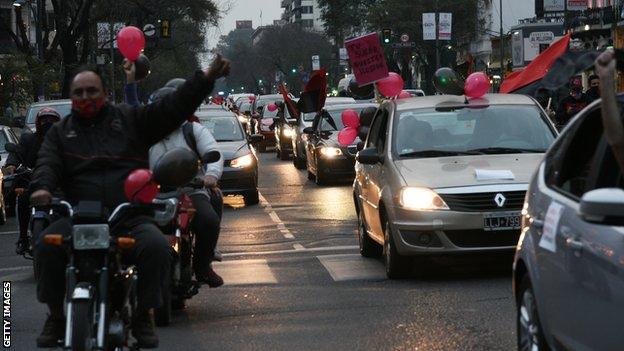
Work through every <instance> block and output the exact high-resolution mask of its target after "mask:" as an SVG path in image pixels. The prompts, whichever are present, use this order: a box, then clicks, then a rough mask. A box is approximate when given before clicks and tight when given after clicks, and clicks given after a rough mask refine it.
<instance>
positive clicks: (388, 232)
mask: <svg viewBox="0 0 624 351" xmlns="http://www.w3.org/2000/svg"><path fill="white" fill-rule="evenodd" d="M383 229H384V245H383V258H384V265H385V267H386V276H388V278H390V279H401V278H405V277H407V276H408V274H409V273H410V270H411V265H412V260H411V259H410V257H406V256H402V255H401V254H399V252H398V251H397V249H396V244H395V242H394V237H393V235H392V226H391V225H390V222H388V221H386V223H385V224H384V228H383Z"/></svg>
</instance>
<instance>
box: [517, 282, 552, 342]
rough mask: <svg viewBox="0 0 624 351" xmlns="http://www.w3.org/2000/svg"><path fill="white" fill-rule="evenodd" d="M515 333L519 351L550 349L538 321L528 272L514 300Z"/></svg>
mask: <svg viewBox="0 0 624 351" xmlns="http://www.w3.org/2000/svg"><path fill="white" fill-rule="evenodd" d="M516 335H517V343H518V350H519V351H525V350H528V351H531V350H535V349H537V350H550V348H549V347H548V344H547V343H546V339H545V338H544V333H543V331H542V325H541V323H540V321H539V314H538V311H537V303H536V299H535V294H534V293H533V286H532V285H531V280H530V279H529V275H528V274H525V275H524V277H522V281H521V282H520V288H519V292H518V301H517V302H516Z"/></svg>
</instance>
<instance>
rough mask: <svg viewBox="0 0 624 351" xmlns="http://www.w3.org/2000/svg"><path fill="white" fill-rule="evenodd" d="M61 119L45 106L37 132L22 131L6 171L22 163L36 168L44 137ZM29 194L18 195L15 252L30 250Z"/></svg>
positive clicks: (38, 121)
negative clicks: (17, 229) (16, 151)
mask: <svg viewBox="0 0 624 351" xmlns="http://www.w3.org/2000/svg"><path fill="white" fill-rule="evenodd" d="M60 120H61V115H60V114H59V113H58V112H57V111H56V110H55V109H54V108H52V107H44V108H42V109H41V110H39V112H37V116H36V119H35V132H34V133H31V132H28V131H24V132H22V135H21V136H20V140H19V144H18V146H19V154H14V153H10V154H9V157H8V158H7V161H6V168H5V171H6V172H7V174H13V173H15V169H16V168H17V167H18V166H19V165H20V164H21V165H23V166H24V167H28V168H31V169H32V168H35V163H36V162H37V154H38V153H39V149H40V148H41V144H42V143H43V138H44V137H45V135H46V133H47V132H48V130H49V129H50V127H52V125H53V124H54V123H55V122H58V121H60ZM28 196H29V194H28V193H26V194H23V195H20V196H18V197H17V208H16V210H17V217H18V222H19V239H18V240H17V243H16V248H15V252H16V253H17V254H18V255H23V254H24V253H26V251H27V250H28V246H29V243H28V224H29V222H30V201H29V199H28Z"/></svg>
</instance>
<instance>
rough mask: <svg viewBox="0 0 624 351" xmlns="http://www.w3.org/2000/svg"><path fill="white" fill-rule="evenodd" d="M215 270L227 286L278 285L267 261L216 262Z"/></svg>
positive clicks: (214, 264)
mask: <svg viewBox="0 0 624 351" xmlns="http://www.w3.org/2000/svg"><path fill="white" fill-rule="evenodd" d="M213 268H214V270H215V271H216V272H217V273H219V274H220V275H221V277H223V281H224V282H225V285H248V284H275V283H277V279H276V278H275V275H274V274H273V272H272V271H271V268H270V267H269V264H268V263H267V260H265V259H253V260H237V261H223V262H214V263H213Z"/></svg>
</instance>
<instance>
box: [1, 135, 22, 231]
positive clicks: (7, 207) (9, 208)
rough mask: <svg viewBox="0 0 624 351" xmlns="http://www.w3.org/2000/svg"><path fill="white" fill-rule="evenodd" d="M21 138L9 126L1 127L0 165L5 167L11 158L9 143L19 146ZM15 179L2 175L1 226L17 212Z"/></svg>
mask: <svg viewBox="0 0 624 351" xmlns="http://www.w3.org/2000/svg"><path fill="white" fill-rule="evenodd" d="M18 141H19V138H18V137H17V135H16V134H15V132H14V131H13V129H11V128H10V127H7V126H0V158H1V159H0V165H1V166H2V167H4V165H5V163H6V161H7V158H8V157H9V153H8V151H6V149H5V145H6V144H7V143H13V144H17V143H18ZM12 178H13V177H7V176H6V175H4V173H0V187H2V196H0V224H4V222H6V214H7V213H10V214H12V213H14V212H15V191H14V189H15V186H14V184H13V181H12Z"/></svg>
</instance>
